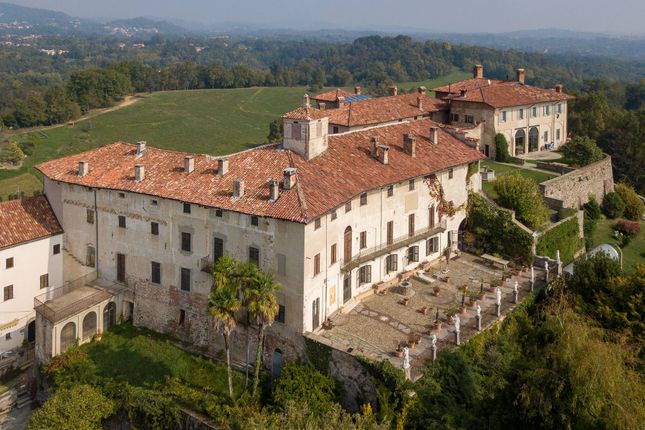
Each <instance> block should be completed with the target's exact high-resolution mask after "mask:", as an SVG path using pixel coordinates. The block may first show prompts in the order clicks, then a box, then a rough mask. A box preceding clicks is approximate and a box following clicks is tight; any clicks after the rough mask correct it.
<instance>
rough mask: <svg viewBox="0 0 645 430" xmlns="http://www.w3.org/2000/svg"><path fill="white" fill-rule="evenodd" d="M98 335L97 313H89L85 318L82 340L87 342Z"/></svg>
mask: <svg viewBox="0 0 645 430" xmlns="http://www.w3.org/2000/svg"><path fill="white" fill-rule="evenodd" d="M95 334H96V312H89V313H88V314H87V315H85V318H83V335H82V337H81V339H83V340H87V339H90V338H91V337H92V336H94V335H95Z"/></svg>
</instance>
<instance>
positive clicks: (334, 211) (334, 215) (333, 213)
mask: <svg viewBox="0 0 645 430" xmlns="http://www.w3.org/2000/svg"><path fill="white" fill-rule="evenodd" d="M336 218H338V214H337V213H336V209H334V210H333V211H331V220H332V221H333V220H335V219H336Z"/></svg>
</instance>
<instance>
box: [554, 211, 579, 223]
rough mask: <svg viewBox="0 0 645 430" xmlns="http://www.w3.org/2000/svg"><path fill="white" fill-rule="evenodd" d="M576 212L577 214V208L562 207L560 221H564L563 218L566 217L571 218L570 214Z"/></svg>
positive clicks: (559, 213) (559, 215)
mask: <svg viewBox="0 0 645 430" xmlns="http://www.w3.org/2000/svg"><path fill="white" fill-rule="evenodd" d="M575 214H576V210H575V209H571V208H560V209H559V210H558V221H562V220H563V219H565V218H569V217H570V216H572V215H575Z"/></svg>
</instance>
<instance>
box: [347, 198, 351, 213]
mask: <svg viewBox="0 0 645 430" xmlns="http://www.w3.org/2000/svg"><path fill="white" fill-rule="evenodd" d="M351 210H352V201H351V200H350V201H348V202H347V203H345V213H347V212H349V211H351Z"/></svg>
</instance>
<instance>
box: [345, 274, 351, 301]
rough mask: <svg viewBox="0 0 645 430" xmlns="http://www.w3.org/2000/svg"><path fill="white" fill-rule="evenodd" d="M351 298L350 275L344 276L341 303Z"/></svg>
mask: <svg viewBox="0 0 645 430" xmlns="http://www.w3.org/2000/svg"><path fill="white" fill-rule="evenodd" d="M351 298H352V277H351V276H349V275H348V276H345V279H343V303H347V301H348V300H349V299H351Z"/></svg>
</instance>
